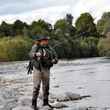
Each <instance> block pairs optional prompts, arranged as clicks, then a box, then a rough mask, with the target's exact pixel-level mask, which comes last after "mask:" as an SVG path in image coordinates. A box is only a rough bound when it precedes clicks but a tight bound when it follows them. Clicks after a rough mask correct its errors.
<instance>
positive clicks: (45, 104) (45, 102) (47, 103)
mask: <svg viewBox="0 0 110 110" xmlns="http://www.w3.org/2000/svg"><path fill="white" fill-rule="evenodd" d="M43 106H48V107H49V108H50V109H53V107H52V106H51V105H50V104H49V102H48V99H44V100H43Z"/></svg>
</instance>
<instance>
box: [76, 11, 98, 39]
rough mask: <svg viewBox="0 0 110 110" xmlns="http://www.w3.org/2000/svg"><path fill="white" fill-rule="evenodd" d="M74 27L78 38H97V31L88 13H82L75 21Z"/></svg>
mask: <svg viewBox="0 0 110 110" xmlns="http://www.w3.org/2000/svg"><path fill="white" fill-rule="evenodd" d="M75 26H76V29H77V33H78V34H79V35H80V36H83V37H88V36H97V29H96V25H95V23H94V19H93V17H92V16H91V15H90V14H89V13H83V14H81V15H80V17H79V18H78V19H77V20H76V22H75Z"/></svg>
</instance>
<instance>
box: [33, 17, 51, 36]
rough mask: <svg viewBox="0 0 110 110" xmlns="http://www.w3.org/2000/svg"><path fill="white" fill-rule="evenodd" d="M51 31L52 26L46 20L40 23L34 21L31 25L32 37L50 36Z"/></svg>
mask: <svg viewBox="0 0 110 110" xmlns="http://www.w3.org/2000/svg"><path fill="white" fill-rule="evenodd" d="M51 31H52V26H51V24H49V23H47V22H45V21H44V20H41V19H40V20H38V21H33V22H32V24H31V35H35V34H38V35H40V34H43V35H49V34H50V32H51Z"/></svg>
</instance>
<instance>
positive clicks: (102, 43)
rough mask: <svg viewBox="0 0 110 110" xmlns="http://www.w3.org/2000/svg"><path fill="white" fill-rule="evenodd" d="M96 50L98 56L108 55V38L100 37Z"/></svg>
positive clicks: (109, 46) (109, 49)
mask: <svg viewBox="0 0 110 110" xmlns="http://www.w3.org/2000/svg"><path fill="white" fill-rule="evenodd" d="M98 50H99V55H100V56H109V57H110V38H101V39H100V40H99V43H98Z"/></svg>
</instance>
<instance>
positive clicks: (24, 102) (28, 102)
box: [18, 96, 32, 106]
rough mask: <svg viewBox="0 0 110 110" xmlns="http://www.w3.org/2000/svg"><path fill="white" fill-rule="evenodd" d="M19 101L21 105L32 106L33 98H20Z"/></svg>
mask: <svg viewBox="0 0 110 110" xmlns="http://www.w3.org/2000/svg"><path fill="white" fill-rule="evenodd" d="M18 100H19V101H18V104H19V105H24V106H25V105H28V106H31V102H32V97H31V96H23V97H20V98H19V99H18Z"/></svg>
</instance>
